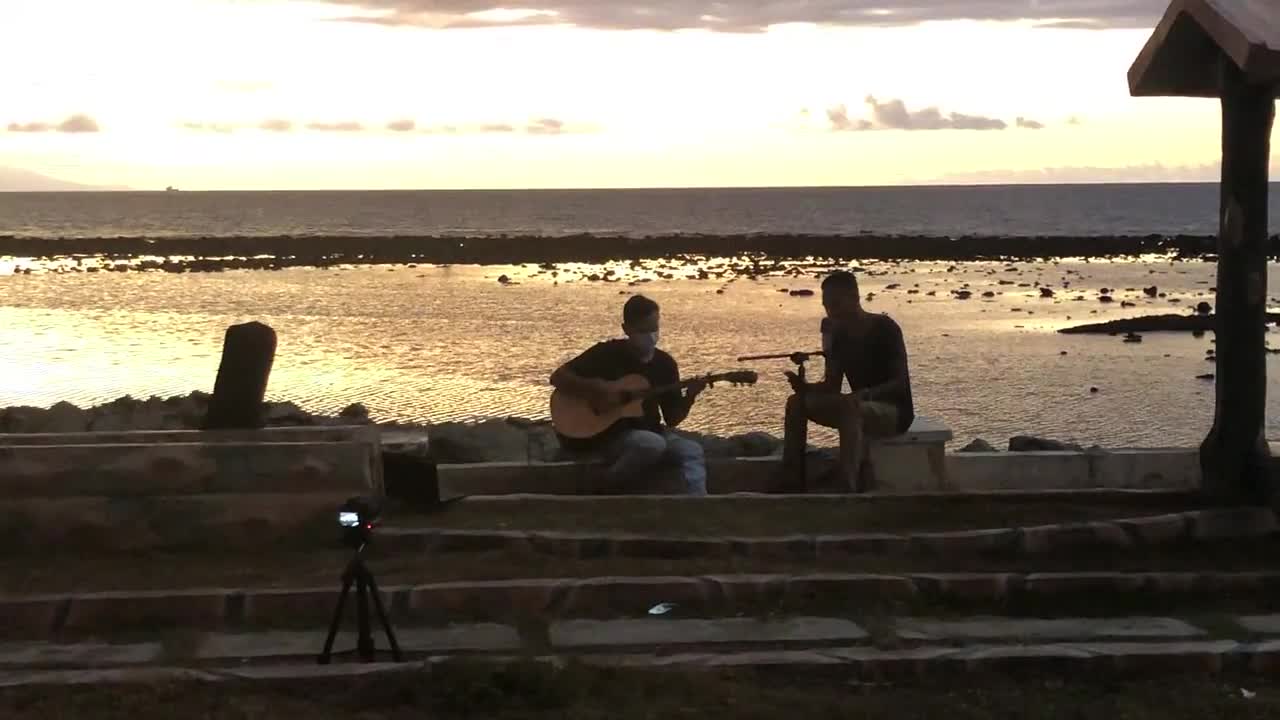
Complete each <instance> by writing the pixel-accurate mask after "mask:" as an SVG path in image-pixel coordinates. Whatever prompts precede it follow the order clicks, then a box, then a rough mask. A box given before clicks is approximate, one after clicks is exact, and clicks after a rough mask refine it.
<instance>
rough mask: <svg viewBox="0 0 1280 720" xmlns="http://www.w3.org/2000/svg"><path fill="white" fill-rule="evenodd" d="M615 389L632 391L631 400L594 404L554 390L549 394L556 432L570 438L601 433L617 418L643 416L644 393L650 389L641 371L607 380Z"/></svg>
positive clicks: (592, 436)
mask: <svg viewBox="0 0 1280 720" xmlns="http://www.w3.org/2000/svg"><path fill="white" fill-rule="evenodd" d="M607 385H608V386H609V389H610V390H612V391H614V392H621V393H633V394H634V396H635V399H634V400H631V401H629V402H626V403H624V404H621V405H616V406H614V407H610V408H600V409H597V408H593V407H591V404H590V403H588V402H587V401H586V400H583V399H582V398H579V397H577V396H576V395H571V394H569V393H566V392H564V391H563V390H556V391H555V392H553V393H552V394H551V423H552V425H554V426H555V429H556V432H558V433H560V434H561V435H563V436H564V437H567V438H570V439H572V440H590V439H592V438H595V437H599V436H600V435H603V434H604V433H605V432H606V431H608V430H609V428H611V427H613V426H614V425H615V424H616V423H617V422H618V421H619V420H622V419H624V418H639V417H644V398H643V395H644V393H645V392H646V391H648V390H649V389H650V386H649V381H648V380H647V379H646V378H645V377H644V376H643V375H625V376H623V377H621V378H618V379H617V380H613V381H611V382H609V383H607Z"/></svg>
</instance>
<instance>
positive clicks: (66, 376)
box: [0, 258, 1280, 447]
mask: <svg viewBox="0 0 1280 720" xmlns="http://www.w3.org/2000/svg"><path fill="white" fill-rule="evenodd" d="M726 264H727V263H724V262H723V261H719V260H710V261H706V262H705V263H703V267H705V268H707V269H709V270H711V271H712V272H715V271H718V270H719V269H721V268H723V267H725V265H726ZM29 266H30V267H32V268H33V270H34V271H33V272H32V273H31V274H14V273H12V272H7V273H6V272H4V270H5V269H6V267H7V268H8V269H11V268H12V264H10V265H9V266H4V265H3V263H0V297H2V298H3V301H2V302H0V367H4V368H5V372H3V373H0V406H3V405H16V404H33V405H42V406H47V405H49V404H51V403H53V402H55V401H58V400H70V401H73V402H76V403H77V404H81V405H87V404H91V403H96V402H101V401H105V400H110V399H113V398H115V397H118V396H120V395H124V394H132V395H134V396H135V397H145V396H148V395H151V394H160V395H168V394H178V393H186V392H188V391H190V390H193V389H203V390H206V391H207V390H210V389H211V388H212V385H213V380H214V377H215V374H216V372H217V366H218V359H219V353H220V346H221V341H222V336H223V332H224V330H225V328H226V327H227V326H228V325H230V324H232V323H237V322H244V321H247V320H260V321H263V322H266V323H268V324H270V325H271V326H272V327H274V328H275V329H276V331H277V333H278V334H279V347H278V351H277V358H276V363H275V368H274V371H273V373H272V377H271V383H270V386H269V390H268V394H269V396H270V397H271V398H272V399H278V400H292V401H295V402H297V403H299V404H300V405H302V406H303V407H305V408H308V409H310V410H314V411H325V412H335V411H337V410H339V409H341V408H342V407H343V406H344V405H346V404H347V403H351V402H356V401H359V402H363V403H365V404H366V405H367V406H368V407H369V409H370V410H371V412H372V414H373V415H374V416H375V418H379V419H386V420H390V419H398V420H410V421H425V422H440V421H448V420H474V419H481V418H486V417H502V416H508V415H519V416H524V417H533V418H539V417H545V416H546V413H547V402H548V399H549V396H550V388H549V386H548V384H547V381H548V376H549V375H550V373H551V371H552V370H553V369H554V368H555V367H556V366H557V365H558V364H559V363H561V362H563V361H565V360H567V359H569V358H570V357H572V356H573V354H574V353H576V352H577V351H579V350H581V349H583V348H585V347H587V346H588V345H590V344H591V343H593V342H595V341H597V340H600V339H603V338H607V337H610V336H613V335H614V334H616V333H617V332H618V326H619V323H620V317H619V316H620V308H621V305H622V302H623V301H624V300H625V297H626V295H627V294H628V293H633V292H643V293H645V294H646V295H649V296H651V297H653V298H655V299H656V300H658V302H660V303H661V305H662V307H663V334H662V338H663V344H664V346H665V347H666V348H667V349H668V350H669V351H670V352H671V353H672V354H673V355H674V356H675V357H676V359H677V360H678V361H679V363H680V366H681V369H682V371H683V372H684V373H685V374H686V375H689V374H695V373H706V372H714V371H721V370H728V369H734V368H738V367H741V366H740V365H739V364H738V363H737V362H736V361H735V358H736V357H738V356H740V355H746V354H760V353H771V352H788V351H792V350H798V349H817V347H818V344H819V338H818V332H817V330H818V324H819V321H820V318H821V315H822V310H821V304H820V302H819V300H818V298H817V297H793V296H791V295H790V294H789V293H787V292H784V291H787V290H792V289H801V288H810V289H815V288H817V286H818V282H819V279H818V277H819V276H820V275H821V274H822V273H824V272H826V271H827V270H828V268H827V267H818V266H806V265H796V266H793V268H791V269H786V270H782V271H779V272H776V273H774V274H771V275H768V276H764V277H760V278H758V279H756V280H751V279H747V278H736V279H735V278H733V277H728V278H724V279H708V280H698V279H696V278H690V277H686V275H690V274H693V272H692V271H693V270H696V269H697V268H696V267H684V268H683V270H678V271H676V272H672V270H671V268H672V267H673V265H672V264H670V263H665V262H653V263H645V264H644V266H643V267H640V268H633V267H631V266H630V265H629V264H625V263H619V264H616V265H611V266H608V267H607V268H602V267H600V266H587V265H573V264H564V265H560V266H558V267H557V268H556V269H555V270H554V271H551V270H546V269H540V268H537V267H533V266H525V267H521V266H486V267H477V266H451V267H435V266H417V267H411V266H391V267H382V266H379V267H373V266H346V267H337V268H333V269H307V268H292V269H287V270H282V271H278V272H265V271H250V270H243V271H229V272H223V273H194V274H192V273H187V274H175V273H163V272H128V273H94V274H85V273H80V274H75V273H56V272H47V270H48V269H49V268H48V267H47V266H41V265H38V264H31V265H29ZM862 267H863V270H864V271H863V272H862V273H860V277H861V283H862V290H863V292H864V293H867V294H868V295H870V296H871V297H870V299H869V300H867V307H868V308H869V309H871V310H873V311H878V312H887V313H889V314H890V315H892V316H893V317H894V318H896V319H897V320H898V321H899V322H900V323H901V325H902V327H903V330H904V332H905V333H906V338H907V343H908V350H909V352H910V358H911V370H912V373H913V382H912V384H913V388H914V392H915V400H916V405H917V409H918V412H920V413H921V414H928V415H934V416H937V417H940V418H942V419H944V420H946V421H947V422H948V423H949V424H950V425H951V426H952V427H953V428H955V430H956V435H957V438H956V439H957V443H956V444H957V445H959V444H963V443H966V442H968V441H969V440H971V439H973V438H975V437H982V438H985V439H987V440H988V441H991V442H993V443H995V444H1001V443H1004V442H1005V441H1007V439H1008V438H1009V437H1010V436H1012V435H1016V434H1023V433H1031V434H1038V435H1044V436H1049V437H1055V438H1059V439H1066V440H1075V441H1079V442H1081V443H1084V444H1091V443H1099V444H1102V445H1105V446H1110V447H1118V446H1148V447H1167V446H1179V445H1180V446H1193V445H1195V444H1197V443H1199V441H1200V440H1201V439H1202V438H1203V436H1204V434H1205V433H1206V432H1207V430H1208V428H1209V426H1210V424H1211V422H1212V417H1213V394H1214V386H1213V382H1212V381H1207V380H1202V379H1197V377H1196V376H1197V375H1201V374H1204V373H1211V372H1213V370H1214V365H1213V363H1212V362H1209V361H1207V360H1206V351H1207V350H1209V349H1211V348H1212V347H1213V343H1212V341H1213V337H1212V334H1209V335H1207V336H1205V337H1201V338H1194V337H1192V336H1191V335H1189V334H1182V333H1165V334H1159V333H1151V334H1147V335H1146V336H1145V337H1144V340H1143V342H1141V343H1125V342H1122V339H1121V338H1119V337H1110V336H1107V335H1070V336H1068V335H1062V334H1059V333H1057V332H1056V331H1057V330H1058V329H1060V328H1062V327H1065V326H1068V325H1073V324H1076V323H1082V322H1096V321H1102V320H1109V319H1116V318H1120V317H1130V316H1136V315H1142V314H1153V313H1162V312H1176V313H1185V312H1188V311H1189V310H1190V307H1191V306H1194V304H1195V303H1197V302H1200V301H1208V302H1213V300H1214V297H1213V293H1212V290H1211V288H1212V286H1213V284H1214V269H1215V268H1214V265H1213V264H1211V263H1204V262H1199V261H1193V262H1170V261H1168V260H1163V259H1155V258H1151V259H1148V260H1146V261H1143V262H1137V261H1128V262H1123V261H1092V262H1085V261H1061V262H1050V263H1020V264H1017V265H1004V264H1001V263H958V264H946V263H929V262H903V263H864V264H863V265H862ZM606 269H613V270H614V271H615V272H616V273H617V274H618V275H619V276H620V277H621V281H620V282H617V283H602V282H589V281H587V280H585V279H583V278H584V277H585V276H586V275H588V274H590V273H594V272H602V271H603V270H606ZM658 272H663V273H664V274H669V275H673V277H671V278H670V279H664V278H662V277H660V276H658V274H657V273H658ZM500 274H506V275H509V276H510V277H511V278H512V279H513V281H514V282H512V283H511V284H508V285H503V284H500V283H498V282H497V277H498V276H499V275H500ZM1277 281H1280V277H1277V275H1276V274H1275V271H1274V270H1273V271H1272V275H1271V278H1270V282H1271V284H1272V287H1277V285H1276V282H1277ZM631 283H636V284H635V285H632V284H631ZM1037 284H1039V285H1041V286H1045V285H1047V286H1050V287H1052V288H1054V289H1055V292H1056V296H1055V297H1053V298H1041V297H1040V293H1039V290H1038V288H1037ZM966 285H967V286H968V288H969V289H970V290H972V291H973V297H972V298H971V299H969V300H957V299H954V298H953V297H952V296H951V293H950V290H952V289H956V288H961V287H964V286H966ZM1150 285H1156V286H1158V287H1159V288H1160V290H1161V291H1162V292H1165V293H1167V297H1165V298H1148V297H1146V296H1145V295H1144V294H1143V293H1142V291H1141V288H1143V287H1146V286H1150ZM1102 288H1109V289H1113V290H1114V293H1113V294H1114V296H1115V298H1116V302H1114V303H1109V304H1104V303H1101V302H1100V301H1099V300H1098V296H1099V293H1100V290H1101V289H1102ZM913 291H914V292H913ZM985 292H991V293H992V296H991V297H989V298H984V297H983V293H985ZM929 293H934V294H932V295H931V294H929ZM1121 300H1127V301H1130V302H1132V303H1134V306H1133V307H1121V303H1120V301H1121ZM1276 357H1277V356H1274V355H1269V356H1268V358H1269V359H1268V362H1269V363H1274V362H1276V360H1275V359H1274V358H1276ZM749 367H751V368H754V369H756V370H758V371H759V372H760V373H761V382H760V383H759V384H758V385H756V386H753V387H745V388H733V387H717V388H714V389H712V390H710V391H709V392H708V393H707V394H706V395H704V396H703V397H702V399H700V400H699V402H698V404H697V406H696V407H695V408H694V411H693V413H692V414H691V416H690V418H689V420H688V427H690V428H692V429H696V430H703V431H712V432H717V433H722V434H728V433H738V432H746V431H750V430H765V431H769V432H774V433H780V431H781V427H782V407H783V403H784V401H785V398H786V395H787V393H788V389H787V385H786V382H785V380H784V379H783V377H782V371H783V370H786V369H789V366H788V365H787V364H786V363H784V362H772V363H770V362H760V363H753V364H751V365H750V366H749ZM820 371H821V363H820V362H819V363H817V364H815V366H814V367H813V372H815V373H817V372H820ZM1274 377H1275V376H1274V374H1273V375H1272V378H1273V379H1272V381H1271V382H1270V386H1269V389H1268V393H1269V395H1268V397H1269V400H1268V416H1269V418H1271V419H1270V420H1269V423H1268V424H1269V430H1270V432H1271V433H1272V435H1273V436H1275V434H1276V432H1277V431H1280V423H1277V421H1276V418H1278V417H1280V414H1278V413H1277V411H1280V392H1278V391H1280V387H1277V383H1276V380H1275V379H1274ZM1091 388H1097V389H1098V391H1097V392H1091ZM815 437H816V438H818V439H822V438H824V437H827V436H823V435H817V436H815Z"/></svg>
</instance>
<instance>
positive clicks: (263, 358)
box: [204, 322, 276, 430]
mask: <svg viewBox="0 0 1280 720" xmlns="http://www.w3.org/2000/svg"><path fill="white" fill-rule="evenodd" d="M275 357H276V331H275V330H272V329H271V328H270V327H268V326H266V325H263V324H262V323H260V322H249V323H244V324H242V325H232V326H231V327H229V328H227V334H226V338H225V339H224V340H223V343H222V362H221V363H220V364H219V365H218V379H217V381H216V382H215V383H214V386H213V397H211V398H209V412H208V414H207V415H205V419H204V429H205V430H233V429H256V428H261V427H263V426H264V425H265V424H266V423H265V420H264V418H263V412H262V410H263V406H262V402H263V400H264V399H265V398H266V394H267V380H268V378H270V377H271V365H272V363H273V362H274V361H275Z"/></svg>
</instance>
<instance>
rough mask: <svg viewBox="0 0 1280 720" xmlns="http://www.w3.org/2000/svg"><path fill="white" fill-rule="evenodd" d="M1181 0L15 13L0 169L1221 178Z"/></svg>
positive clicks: (732, 180) (269, 4)
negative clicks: (1175, 39) (1144, 72)
mask: <svg viewBox="0 0 1280 720" xmlns="http://www.w3.org/2000/svg"><path fill="white" fill-rule="evenodd" d="M1166 5H1167V2H1166V1H1165V0H910V1H909V2H898V1H895V0H882V1H881V2H875V1H874V0H812V1H809V2H805V1H804V0H747V1H743V2H736V1H735V2H703V1H699V0H649V1H644V0H637V1H632V0H512V1H511V2H499V1H498V0H494V1H493V2H490V1H489V0H322V1H319V2H302V1H300V0H113V1H112V2H104V1H103V0H3V2H0V67H3V68H4V72H3V73H0V99H2V100H0V167H8V168H21V169H25V170H30V171H34V172H38V173H41V174H44V175H49V176H53V177H57V178H60V179H64V180H69V181H74V182H78V183H86V184H93V185H127V186H130V187H134V188H138V189H158V188H163V187H164V186H166V185H176V186H179V187H181V188H183V189H190V190H197V189H321V188H350V189H356V188H524V187H686V186H744V185H745V186H780V185H878V184H899V183H936V182H974V181H983V182H1025V181H1064V182H1065V181H1105V180H1163V179H1168V180H1178V179H1214V178H1216V171H1215V170H1214V169H1213V165H1212V164H1213V163H1214V162H1216V159H1217V156H1218V148H1219V109H1218V105H1217V103H1216V102H1214V101H1212V100H1191V99H1186V100H1184V99H1156V98H1130V97H1129V95H1128V88H1127V86H1126V79H1125V72H1126V71H1127V70H1128V68H1129V65H1130V64H1131V63H1132V61H1133V59H1134V57H1135V56H1136V54H1137V52H1138V50H1139V49H1140V48H1141V46H1142V44H1143V43H1144V42H1145V41H1146V38H1147V37H1148V36H1149V35H1150V31H1151V29H1152V27H1153V26H1154V24H1155V23H1156V22H1157V20H1158V19H1159V17H1160V15H1161V14H1162V12H1163V10H1164V8H1165V7H1166Z"/></svg>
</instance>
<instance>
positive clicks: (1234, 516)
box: [376, 507, 1280, 559]
mask: <svg viewBox="0 0 1280 720" xmlns="http://www.w3.org/2000/svg"><path fill="white" fill-rule="evenodd" d="M1278 529H1280V524H1278V523H1277V520H1276V513H1275V512H1274V511H1273V510H1271V509H1269V508H1257V507H1240V508H1218V509H1211V510H1192V511H1188V512H1181V513H1170V514H1165V515H1150V516H1144V517H1132V518H1123V519H1117V520H1111V521H1094V522H1083V523H1058V524H1051V525H1036V526H1028V527H1018V528H997V529H990V530H958V531H951V532H918V533H909V534H895V533H848V534H839V535H837V534H826V535H806V534H794V535H785V536H764V537H689V536H669V535H640V534H633V533H617V532H576V533H574V532H549V531H539V530H454V529H440V528H431V527H405V526H388V527H384V528H381V529H379V531H378V535H377V540H376V541H377V542H378V544H379V546H385V547H387V548H388V549H389V550H390V551H392V552H406V551H429V552H461V551H492V550H507V551H512V552H531V551H532V552H539V553H543V554H547V555H553V556H558V557H571V558H600V557H621V558H663V559H677V558H691V557H728V556H747V557H765V558H784V559H790V558H794V559H813V558H815V557H824V556H841V555H850V554H864V553H874V554H888V555H893V554H905V553H919V554H925V555H930V556H938V557H950V556H964V555H973V554H990V553H997V554H1002V555H1036V554H1040V553H1049V552H1057V551H1062V550H1068V549H1080V548H1090V547H1096V548H1108V549H1124V548H1133V547H1156V546H1164V545H1174V544H1179V543H1184V542H1186V541H1188V540H1199V541H1205V540H1226V539H1240V538H1255V537H1267V536H1269V535H1272V534H1274V533H1275V532H1277V530H1278Z"/></svg>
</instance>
